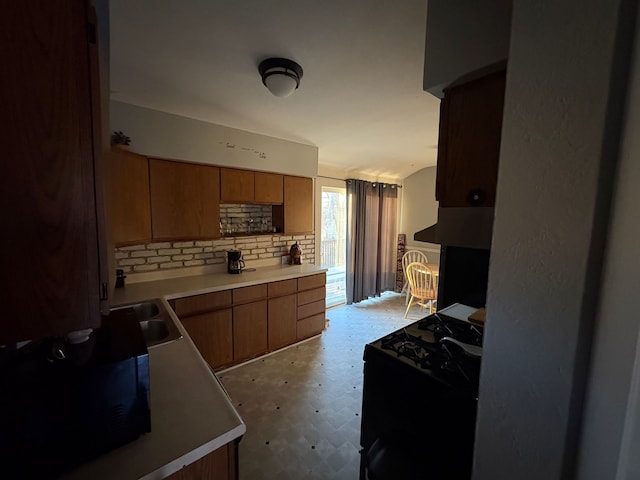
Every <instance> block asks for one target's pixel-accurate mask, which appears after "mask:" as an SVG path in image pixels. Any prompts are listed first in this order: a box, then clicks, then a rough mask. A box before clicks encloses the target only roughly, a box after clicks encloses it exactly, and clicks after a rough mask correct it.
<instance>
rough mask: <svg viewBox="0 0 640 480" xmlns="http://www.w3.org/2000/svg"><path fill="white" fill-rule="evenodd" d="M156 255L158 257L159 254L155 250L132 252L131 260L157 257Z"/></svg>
mask: <svg viewBox="0 0 640 480" xmlns="http://www.w3.org/2000/svg"><path fill="white" fill-rule="evenodd" d="M156 255H158V252H156V251H155V250H136V251H135V252H131V258H138V257H155V256H156Z"/></svg>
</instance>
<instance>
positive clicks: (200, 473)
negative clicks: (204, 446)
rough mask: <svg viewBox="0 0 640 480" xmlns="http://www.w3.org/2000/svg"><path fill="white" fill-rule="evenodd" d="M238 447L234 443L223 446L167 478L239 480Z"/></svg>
mask: <svg viewBox="0 0 640 480" xmlns="http://www.w3.org/2000/svg"><path fill="white" fill-rule="evenodd" d="M237 479H238V447H237V442H236V441H233V442H230V443H227V444H226V445H223V446H222V447H220V448H218V449H217V450H214V451H213V452H211V453H209V454H207V455H205V456H204V457H202V458H200V459H199V460H196V461H195V462H193V463H190V464H189V465H186V466H184V467H183V468H182V469H181V470H178V471H177V472H175V473H173V474H172V475H169V476H168V477H166V480H237Z"/></svg>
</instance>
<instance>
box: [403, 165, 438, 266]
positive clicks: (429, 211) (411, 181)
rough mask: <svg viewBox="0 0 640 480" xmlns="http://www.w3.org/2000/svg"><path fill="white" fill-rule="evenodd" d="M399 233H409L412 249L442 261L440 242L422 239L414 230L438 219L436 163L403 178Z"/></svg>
mask: <svg viewBox="0 0 640 480" xmlns="http://www.w3.org/2000/svg"><path fill="white" fill-rule="evenodd" d="M402 187H403V188H402V190H401V192H402V202H401V211H400V224H399V229H398V232H399V233H405V234H406V235H407V247H408V249H409V248H411V249H418V250H422V251H424V252H425V253H426V254H427V258H428V259H429V261H430V262H432V263H439V262H440V245H437V244H434V243H427V242H418V241H416V240H414V239H413V234H414V233H416V232H417V231H419V230H422V229H424V228H427V227H430V226H431V225H433V224H434V223H436V222H437V221H438V202H436V167H426V168H423V169H422V170H418V171H417V172H416V173H414V174H413V175H409V176H408V177H407V178H405V179H404V180H403V181H402Z"/></svg>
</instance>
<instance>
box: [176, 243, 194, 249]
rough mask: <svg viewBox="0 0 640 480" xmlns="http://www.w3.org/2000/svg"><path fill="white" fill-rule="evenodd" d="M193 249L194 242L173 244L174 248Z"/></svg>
mask: <svg viewBox="0 0 640 480" xmlns="http://www.w3.org/2000/svg"><path fill="white" fill-rule="evenodd" d="M185 247H193V242H173V248H185Z"/></svg>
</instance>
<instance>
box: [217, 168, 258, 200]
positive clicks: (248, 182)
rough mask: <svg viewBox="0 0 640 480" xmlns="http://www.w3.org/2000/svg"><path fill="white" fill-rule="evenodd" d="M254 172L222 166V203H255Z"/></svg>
mask: <svg viewBox="0 0 640 480" xmlns="http://www.w3.org/2000/svg"><path fill="white" fill-rule="evenodd" d="M254 182H255V180H254V172H252V171H251V170H237V169H235V168H224V167H222V168H220V203H253V202H254Z"/></svg>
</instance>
